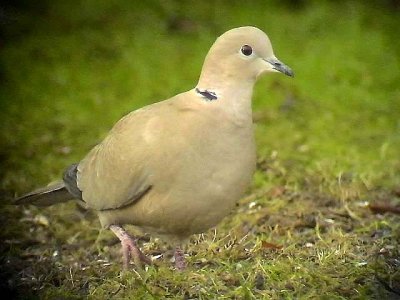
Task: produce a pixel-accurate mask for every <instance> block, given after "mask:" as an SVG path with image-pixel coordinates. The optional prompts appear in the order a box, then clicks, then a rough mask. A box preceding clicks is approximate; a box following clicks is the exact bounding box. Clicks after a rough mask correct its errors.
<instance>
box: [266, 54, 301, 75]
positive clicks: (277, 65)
mask: <svg viewBox="0 0 400 300" xmlns="http://www.w3.org/2000/svg"><path fill="white" fill-rule="evenodd" d="M264 61H266V62H267V63H269V64H271V65H272V69H273V70H276V71H278V72H281V73H283V74H285V75H288V76H290V77H294V72H293V71H292V69H291V68H290V67H288V66H287V65H285V64H284V63H283V62H281V61H280V60H279V59H277V58H276V57H271V58H267V59H264Z"/></svg>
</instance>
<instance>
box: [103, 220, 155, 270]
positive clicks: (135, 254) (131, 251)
mask: <svg viewBox="0 0 400 300" xmlns="http://www.w3.org/2000/svg"><path fill="white" fill-rule="evenodd" d="M110 229H111V231H112V232H114V234H115V235H116V236H117V237H118V238H119V240H120V241H121V246H122V260H123V267H124V269H125V270H127V269H128V267H129V261H130V259H131V258H132V259H133V261H134V263H135V265H136V266H138V267H140V268H141V267H142V266H143V265H151V259H150V258H148V257H147V256H146V255H144V254H143V252H142V251H140V249H139V247H138V245H137V243H136V239H135V238H134V237H132V236H130V235H129V234H128V233H127V232H126V231H125V229H124V228H122V227H121V226H118V225H111V226H110Z"/></svg>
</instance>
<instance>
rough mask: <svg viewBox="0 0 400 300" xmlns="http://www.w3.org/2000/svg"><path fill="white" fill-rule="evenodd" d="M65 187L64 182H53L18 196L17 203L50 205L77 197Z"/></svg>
mask: <svg viewBox="0 0 400 300" xmlns="http://www.w3.org/2000/svg"><path fill="white" fill-rule="evenodd" d="M75 198H76V197H74V196H73V195H72V194H71V193H70V192H68V190H67V188H66V187H65V184H64V182H62V181H60V182H56V183H51V184H49V185H48V186H45V187H42V188H39V189H37V190H34V191H33V192H30V193H28V194H25V195H23V196H21V197H19V198H17V199H16V200H15V202H14V204H15V205H23V204H32V205H36V206H50V205H53V204H57V203H62V202H66V201H69V200H72V199H75Z"/></svg>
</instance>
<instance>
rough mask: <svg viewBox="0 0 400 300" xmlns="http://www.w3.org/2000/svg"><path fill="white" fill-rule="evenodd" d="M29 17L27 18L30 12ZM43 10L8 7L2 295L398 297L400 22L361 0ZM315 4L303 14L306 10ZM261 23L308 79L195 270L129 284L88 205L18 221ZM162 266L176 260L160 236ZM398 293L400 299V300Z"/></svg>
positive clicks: (269, 94)
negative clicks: (37, 193)
mask: <svg viewBox="0 0 400 300" xmlns="http://www.w3.org/2000/svg"><path fill="white" fill-rule="evenodd" d="M21 3H23V2H21ZM145 3H146V4H144V3H143V4H138V3H135V1H132V2H130V1H107V2H99V1H85V2H84V3H81V2H79V1H69V2H54V3H50V2H42V3H41V4H40V5H39V4H38V5H35V6H32V7H27V6H26V5H28V4H27V3H25V4H24V5H25V6H14V7H7V8H6V9H5V12H6V13H5V16H6V17H5V19H4V20H5V21H4V24H5V25H4V26H3V30H2V36H3V41H4V43H3V45H2V48H1V53H0V61H1V66H2V67H1V74H0V75H1V78H2V80H1V82H2V84H1V86H0V89H1V93H0V97H1V102H0V105H1V110H0V119H1V123H2V124H1V126H2V130H1V133H0V139H1V141H2V146H1V149H0V157H1V159H2V172H1V178H2V180H1V191H2V197H1V198H2V204H3V205H2V214H1V215H0V222H1V227H2V237H3V238H2V240H3V243H2V244H1V246H0V250H1V261H2V266H1V271H2V272H1V273H2V274H3V275H1V277H2V281H1V284H0V286H1V288H2V290H4V293H8V294H9V295H10V298H12V297H14V298H20V299H35V298H37V299H81V298H89V299H109V298H115V299H163V298H177V299H182V298H183V299H193V298H194V299H216V298H218V299H262V298H264V299H378V298H380V299H395V297H396V296H397V297H398V294H399V289H400V286H399V282H400V274H399V249H400V248H399V246H400V227H399V224H400V222H399V221H400V219H399V216H398V215H395V214H390V213H388V214H384V215H381V214H373V213H372V212H371V210H370V209H369V208H368V207H367V206H366V205H365V204H366V203H379V204H382V203H389V204H390V205H392V206H396V205H399V204H400V191H399V186H400V185H399V181H400V177H399V173H400V159H399V149H400V123H399V120H400V102H399V99H400V87H399V84H398V83H399V81H400V71H399V70H400V61H399V53H400V42H399V40H398V38H397V35H398V32H397V29H396V28H398V27H399V25H400V21H399V20H400V19H399V18H398V12H399V11H398V8H396V6H391V5H394V4H393V3H394V2H393V3H392V2H390V1H387V2H384V3H383V4H382V3H380V4H379V5H378V4H375V2H370V3H369V4H366V3H364V2H359V1H339V2H338V3H331V2H328V1H320V2H317V1H308V2H306V1H259V2H254V3H253V4H251V5H250V4H249V5H244V4H242V3H241V2H239V1H229V2H228V1H227V2H225V1H217V2H215V3H214V2H210V3H207V2H199V3H183V4H178V3H179V2H175V1H165V2H162V3H157V2H155V1H149V2H145ZM296 3H297V4H296ZM247 24H252V25H255V26H258V27H260V28H262V29H264V30H265V31H266V32H267V33H268V34H269V36H270V38H271V40H272V42H273V45H274V49H275V53H276V55H277V57H278V58H280V59H281V60H282V61H283V62H285V63H287V64H288V65H290V66H291V67H292V68H293V69H294V70H295V72H296V77H295V78H294V79H293V80H292V79H289V78H286V77H284V76H281V75H279V74H274V75H270V76H266V77H265V78H262V79H261V80H260V82H259V83H258V84H257V86H256V90H255V94H254V105H253V106H254V111H255V121H256V126H255V130H256V137H257V143H258V156H259V162H258V169H257V172H256V174H255V176H254V182H253V185H252V187H251V189H250V190H249V191H248V194H247V195H246V196H245V197H244V198H243V199H242V200H241V201H240V203H239V204H238V207H237V209H236V211H235V212H234V213H233V214H232V215H231V216H229V217H228V218H226V219H225V220H224V221H223V222H222V223H221V224H220V225H219V226H218V227H217V228H216V229H212V230H210V231H209V232H206V233H204V234H203V235H200V236H193V238H192V240H191V243H189V244H188V247H187V253H188V254H189V257H188V260H189V263H190V267H189V268H188V270H187V271H185V272H183V273H177V272H175V271H174V270H173V269H172V267H171V263H170V262H169V261H168V255H166V256H167V258H164V259H162V258H160V259H157V266H153V267H150V268H148V269H147V270H145V271H140V270H139V271H135V270H133V271H132V272H127V273H121V264H120V258H119V247H118V245H117V241H116V239H115V238H114V237H113V236H112V234H110V233H109V232H108V231H103V230H101V229H100V226H99V223H98V221H97V219H96V216H95V215H94V214H93V213H92V212H87V211H83V210H82V209H80V208H79V207H77V206H76V205H75V204H74V203H67V204H62V205H59V206H54V207H49V208H46V209H39V208H35V207H24V208H23V207H13V206H10V205H8V204H9V203H10V201H11V199H12V198H13V197H14V196H15V195H20V194H22V193H23V192H26V191H29V190H30V189H33V188H35V187H38V186H40V185H43V184H46V183H47V182H50V181H52V180H56V179H58V178H59V176H60V174H61V172H62V170H63V169H64V167H65V166H67V165H69V164H70V163H72V162H76V161H79V159H81V158H82V157H83V156H84V155H85V154H86V153H87V151H88V150H89V149H90V148H91V147H92V146H93V145H95V144H96V143H97V142H99V141H100V140H101V138H102V137H104V136H105V134H106V133H107V131H108V130H109V129H110V128H111V126H112V124H114V123H115V122H116V121H117V120H118V119H119V118H120V117H121V116H123V115H124V114H126V113H127V112H129V111H131V110H134V109H137V108H139V107H141V106H143V105H146V104H149V103H152V102H156V101H159V100H161V99H165V98H168V97H170V96H172V95H174V94H176V93H178V92H180V91H183V90H187V89H190V88H192V87H193V86H194V84H195V82H196V80H197V78H198V74H199V71H200V68H201V64H202V60H203V58H204V56H205V54H206V52H207V50H208V48H209V47H210V45H211V44H212V42H213V41H214V39H215V37H216V36H218V35H219V34H221V33H222V32H224V31H225V30H227V29H230V28H232V27H236V26H240V25H247ZM142 247H143V249H144V250H145V252H146V253H148V254H151V255H153V256H155V257H156V256H157V255H159V254H160V253H164V252H165V251H167V250H168V245H167V244H164V243H163V242H162V241H157V240H153V239H151V240H149V239H148V237H147V236H145V237H143V238H142ZM396 293H397V294H396Z"/></svg>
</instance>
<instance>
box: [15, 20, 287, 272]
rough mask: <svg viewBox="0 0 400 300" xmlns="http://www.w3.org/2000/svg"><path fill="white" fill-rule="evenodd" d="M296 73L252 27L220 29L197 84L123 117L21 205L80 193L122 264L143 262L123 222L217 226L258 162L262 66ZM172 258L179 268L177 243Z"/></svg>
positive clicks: (171, 229)
mask: <svg viewBox="0 0 400 300" xmlns="http://www.w3.org/2000/svg"><path fill="white" fill-rule="evenodd" d="M273 71H280V72H283V73H285V74H287V75H290V76H293V72H292V71H291V70H290V69H289V68H288V67H287V66H286V65H284V64H283V63H281V62H280V61H279V60H277V59H276V57H275V56H274V54H273V50H272V47H271V44H270V41H269V39H268V37H267V35H266V34H265V33H264V32H262V31H261V30H259V29H257V28H255V27H240V28H235V29H232V30H230V31H228V32H226V33H224V34H223V35H222V36H220V37H219V38H218V39H217V40H216V42H215V43H214V45H213V46H212V47H211V49H210V51H209V52H208V55H207V57H206V59H205V62H204V65H203V68H202V72H201V76H200V79H199V82H198V84H197V86H196V88H194V89H192V90H189V91H187V92H184V93H181V94H178V95H176V96H174V97H172V98H170V99H168V100H165V101H162V102H159V103H156V104H153V105H149V106H146V107H144V108H142V109H139V110H137V111H134V112H131V113H130V114H128V115H126V116H125V117H124V118H122V119H121V120H120V121H119V122H118V123H117V124H116V125H115V126H114V127H113V129H112V130H111V131H110V133H109V134H108V136H107V137H106V138H105V139H104V141H103V142H101V143H100V144H99V145H97V146H96V147H95V148H94V149H92V150H91V151H90V152H89V154H88V155H87V156H86V157H85V158H84V159H83V160H82V161H81V162H80V163H78V164H76V165H72V166H71V167H70V168H68V169H67V171H66V172H65V174H64V181H63V183H62V184H60V183H58V184H57V185H53V186H50V187H48V188H45V189H41V190H38V191H37V192H32V193H30V194H28V195H26V196H23V197H21V198H20V199H18V200H17V203H18V204H26V203H32V204H37V205H49V204H52V203H53V202H52V199H55V200H54V203H56V202H61V201H65V200H68V199H71V198H78V199H81V200H82V201H84V202H85V203H86V204H87V206H88V207H90V208H92V209H94V210H96V211H97V213H98V215H99V218H100V221H101V224H102V225H103V226H104V227H108V228H110V229H111V230H112V231H113V232H114V233H115V234H116V235H117V236H118V237H119V238H120V240H121V243H122V246H123V252H124V265H125V267H126V266H127V265H128V261H129V256H130V255H133V257H134V259H135V262H137V263H139V262H140V261H143V262H146V263H147V262H149V261H148V260H147V259H146V258H145V256H144V255H143V254H142V253H141V252H140V250H139V249H138V248H137V246H136V243H135V240H134V239H132V238H130V237H129V236H128V234H127V233H126V232H125V231H124V230H123V228H122V227H121V226H122V225H124V224H132V225H135V226H138V227H140V228H142V229H144V230H145V231H147V232H150V233H156V234H159V235H167V236H169V237H173V239H174V240H176V241H181V240H184V239H186V238H187V237H188V236H190V235H191V234H194V233H200V232H203V231H205V230H207V229H208V228H210V227H213V226H215V225H217V224H218V222H219V221H221V219H222V218H223V217H225V216H226V215H227V214H228V213H229V212H230V211H231V209H232V207H233V206H234V204H235V202H236V201H237V200H238V199H239V198H240V197H241V196H242V195H243V193H244V192H245V190H246V188H247V187H248V186H249V183H250V182H251V179H252V175H253V172H254V170H255V163H256V153H255V152H256V151H255V143H254V135H253V126H252V110H251V96H252V91H253V85H254V83H255V82H256V79H257V77H258V76H259V75H260V74H262V73H265V72H273ZM175 258H176V266H177V268H178V269H182V268H183V267H184V266H185V262H184V257H183V254H182V251H181V250H180V249H179V248H177V251H176V253H175Z"/></svg>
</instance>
